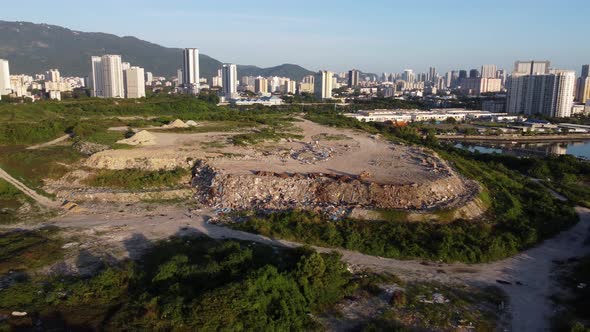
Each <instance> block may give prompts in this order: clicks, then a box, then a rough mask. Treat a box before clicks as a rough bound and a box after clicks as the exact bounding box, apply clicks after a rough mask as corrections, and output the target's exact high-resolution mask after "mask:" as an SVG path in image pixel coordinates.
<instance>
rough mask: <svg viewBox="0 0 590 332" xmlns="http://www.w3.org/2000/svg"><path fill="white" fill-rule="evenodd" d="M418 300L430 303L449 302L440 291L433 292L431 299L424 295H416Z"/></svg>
mask: <svg viewBox="0 0 590 332" xmlns="http://www.w3.org/2000/svg"><path fill="white" fill-rule="evenodd" d="M418 301H419V302H422V303H430V304H445V303H449V302H451V301H450V300H448V299H447V298H445V296H444V295H442V294H440V293H434V294H432V298H431V299H428V298H427V297H426V296H424V295H421V296H418Z"/></svg>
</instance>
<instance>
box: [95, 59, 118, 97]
mask: <svg viewBox="0 0 590 332" xmlns="http://www.w3.org/2000/svg"><path fill="white" fill-rule="evenodd" d="M91 62H92V95H93V96H94V97H102V98H125V87H124V80H123V64H122V62H121V56H120V55H112V54H107V55H103V56H102V57H97V56H93V57H92V58H91Z"/></svg>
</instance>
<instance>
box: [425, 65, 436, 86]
mask: <svg viewBox="0 0 590 332" xmlns="http://www.w3.org/2000/svg"><path fill="white" fill-rule="evenodd" d="M435 79H436V68H434V67H430V68H429V69H428V77H427V80H428V81H429V82H434V80H435Z"/></svg>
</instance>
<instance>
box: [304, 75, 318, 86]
mask: <svg viewBox="0 0 590 332" xmlns="http://www.w3.org/2000/svg"><path fill="white" fill-rule="evenodd" d="M303 83H305V84H314V83H315V76H314V75H307V76H305V77H304V78H303Z"/></svg>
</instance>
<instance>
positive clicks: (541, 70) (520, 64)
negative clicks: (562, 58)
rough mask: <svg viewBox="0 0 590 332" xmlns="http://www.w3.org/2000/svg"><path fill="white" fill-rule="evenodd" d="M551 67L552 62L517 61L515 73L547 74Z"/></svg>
mask: <svg viewBox="0 0 590 332" xmlns="http://www.w3.org/2000/svg"><path fill="white" fill-rule="evenodd" d="M550 67H551V62H550V61H534V60H533V61H516V62H515V63H514V72H515V73H522V74H525V75H539V74H547V73H549V68H550Z"/></svg>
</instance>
